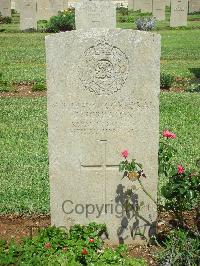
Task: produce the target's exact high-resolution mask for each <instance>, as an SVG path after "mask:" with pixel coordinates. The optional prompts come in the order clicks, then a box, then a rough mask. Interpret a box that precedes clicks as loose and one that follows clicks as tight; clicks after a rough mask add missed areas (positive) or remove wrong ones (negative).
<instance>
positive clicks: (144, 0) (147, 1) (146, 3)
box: [140, 0, 153, 13]
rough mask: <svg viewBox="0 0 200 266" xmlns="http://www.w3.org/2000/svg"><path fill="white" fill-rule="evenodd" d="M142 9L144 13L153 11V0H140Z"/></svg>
mask: <svg viewBox="0 0 200 266" xmlns="http://www.w3.org/2000/svg"><path fill="white" fill-rule="evenodd" d="M140 1H141V3H140V7H141V11H142V12H144V13H152V10H153V5H152V0H140Z"/></svg>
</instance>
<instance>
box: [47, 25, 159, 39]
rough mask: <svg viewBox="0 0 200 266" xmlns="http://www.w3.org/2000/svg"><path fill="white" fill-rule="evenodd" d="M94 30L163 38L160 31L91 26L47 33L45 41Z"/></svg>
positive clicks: (103, 32)
mask: <svg viewBox="0 0 200 266" xmlns="http://www.w3.org/2000/svg"><path fill="white" fill-rule="evenodd" d="M92 32H94V33H95V32H96V33H99V34H101V33H102V34H105V33H107V34H109V33H117V32H118V33H121V32H127V33H128V32H129V33H133V34H138V36H139V35H140V36H144V37H146V36H149V37H150V38H157V39H158V40H160V39H161V35H160V34H159V33H152V32H147V31H140V30H131V29H119V28H117V29H108V28H90V29H87V30H85V29H79V30H72V31H65V32H59V33H54V34H51V35H47V36H45V41H48V40H50V39H57V38H63V37H65V36H67V35H72V36H73V35H80V34H81V33H82V34H87V33H88V34H89V33H92Z"/></svg>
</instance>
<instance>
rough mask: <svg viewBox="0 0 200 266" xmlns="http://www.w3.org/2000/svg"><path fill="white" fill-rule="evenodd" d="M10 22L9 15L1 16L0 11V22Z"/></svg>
mask: <svg viewBox="0 0 200 266" xmlns="http://www.w3.org/2000/svg"><path fill="white" fill-rule="evenodd" d="M11 22H12V18H11V17H3V16H2V14H1V12H0V24H10V23H11Z"/></svg>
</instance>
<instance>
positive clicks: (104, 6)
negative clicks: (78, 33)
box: [75, 0, 116, 29]
mask: <svg viewBox="0 0 200 266" xmlns="http://www.w3.org/2000/svg"><path fill="white" fill-rule="evenodd" d="M75 20H76V29H88V28H116V7H115V5H114V4H113V3H112V2H111V1H108V0H107V1H96V0H84V1H82V2H80V3H77V4H76V7H75Z"/></svg>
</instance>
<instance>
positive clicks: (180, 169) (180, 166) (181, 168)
mask: <svg viewBox="0 0 200 266" xmlns="http://www.w3.org/2000/svg"><path fill="white" fill-rule="evenodd" d="M177 168H178V174H183V173H184V172H185V170H184V168H183V166H182V165H178V167H177Z"/></svg>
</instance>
